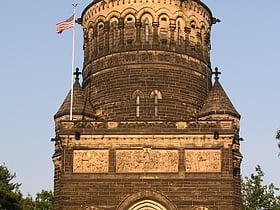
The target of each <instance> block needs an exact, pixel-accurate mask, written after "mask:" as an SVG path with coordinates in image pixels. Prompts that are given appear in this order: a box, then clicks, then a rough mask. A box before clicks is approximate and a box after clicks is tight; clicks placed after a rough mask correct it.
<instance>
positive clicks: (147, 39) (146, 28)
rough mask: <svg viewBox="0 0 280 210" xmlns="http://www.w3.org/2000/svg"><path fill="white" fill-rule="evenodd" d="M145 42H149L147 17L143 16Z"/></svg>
mask: <svg viewBox="0 0 280 210" xmlns="http://www.w3.org/2000/svg"><path fill="white" fill-rule="evenodd" d="M144 24H145V42H149V19H148V18H145V21H144Z"/></svg>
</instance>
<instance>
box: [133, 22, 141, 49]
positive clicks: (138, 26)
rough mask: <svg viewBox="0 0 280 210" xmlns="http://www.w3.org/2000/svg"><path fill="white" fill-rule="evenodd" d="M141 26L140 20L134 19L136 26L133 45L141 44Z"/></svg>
mask: <svg viewBox="0 0 280 210" xmlns="http://www.w3.org/2000/svg"><path fill="white" fill-rule="evenodd" d="M141 26H142V23H141V22H140V20H136V22H135V27H136V41H135V45H136V46H140V45H141Z"/></svg>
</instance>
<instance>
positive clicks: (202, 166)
mask: <svg viewBox="0 0 280 210" xmlns="http://www.w3.org/2000/svg"><path fill="white" fill-rule="evenodd" d="M185 163H186V172H219V171H221V151H220V150H186V158H185Z"/></svg>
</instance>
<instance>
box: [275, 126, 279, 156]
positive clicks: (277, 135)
mask: <svg viewBox="0 0 280 210" xmlns="http://www.w3.org/2000/svg"><path fill="white" fill-rule="evenodd" d="M275 138H276V139H278V148H279V149H280V130H278V131H277V133H276V137H275ZM279 155H280V153H279Z"/></svg>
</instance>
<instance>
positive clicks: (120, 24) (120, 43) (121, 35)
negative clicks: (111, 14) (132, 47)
mask: <svg viewBox="0 0 280 210" xmlns="http://www.w3.org/2000/svg"><path fill="white" fill-rule="evenodd" d="M118 27H119V33H120V41H119V47H120V49H121V48H122V47H123V46H124V18H123V17H121V18H120V19H119V25H118Z"/></svg>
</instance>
